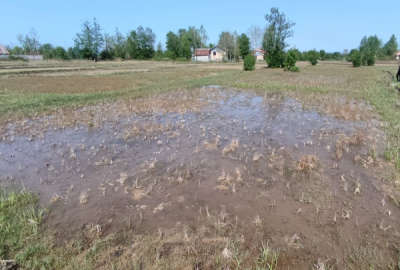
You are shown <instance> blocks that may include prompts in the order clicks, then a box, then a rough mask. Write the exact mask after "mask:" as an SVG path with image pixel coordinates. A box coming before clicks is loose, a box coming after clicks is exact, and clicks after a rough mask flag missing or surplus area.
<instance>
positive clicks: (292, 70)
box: [285, 66, 300, 72]
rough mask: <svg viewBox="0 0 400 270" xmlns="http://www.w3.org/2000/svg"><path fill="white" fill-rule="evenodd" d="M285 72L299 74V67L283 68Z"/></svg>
mask: <svg viewBox="0 0 400 270" xmlns="http://www.w3.org/2000/svg"><path fill="white" fill-rule="evenodd" d="M285 70H286V71H291V72H299V71H300V69H299V67H296V66H293V67H288V68H285Z"/></svg>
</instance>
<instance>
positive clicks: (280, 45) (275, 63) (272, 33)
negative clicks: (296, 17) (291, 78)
mask: <svg viewBox="0 0 400 270" xmlns="http://www.w3.org/2000/svg"><path fill="white" fill-rule="evenodd" d="M265 19H266V21H267V28H266V31H265V34H264V40H263V49H264V51H265V52H267V57H266V61H267V63H268V66H269V67H272V68H277V67H282V66H283V62H284V60H285V57H284V49H285V48H286V47H287V43H286V40H287V39H288V38H290V37H291V36H293V30H292V28H293V27H294V25H295V24H294V23H292V22H290V21H289V20H288V18H287V17H286V15H285V14H284V13H281V12H280V11H279V9H277V8H271V11H270V13H269V14H267V15H266V16H265Z"/></svg>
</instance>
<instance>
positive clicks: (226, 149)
mask: <svg viewBox="0 0 400 270" xmlns="http://www.w3.org/2000/svg"><path fill="white" fill-rule="evenodd" d="M238 148H239V140H238V139H233V140H232V141H231V143H230V144H228V145H227V146H225V147H224V149H222V154H223V155H224V156H226V155H227V154H229V153H234V152H236V150H237V149H238Z"/></svg>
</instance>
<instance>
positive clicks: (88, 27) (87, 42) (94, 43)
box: [75, 18, 104, 59]
mask: <svg viewBox="0 0 400 270" xmlns="http://www.w3.org/2000/svg"><path fill="white" fill-rule="evenodd" d="M103 44H104V38H103V34H102V33H101V27H100V24H99V23H98V22H97V20H96V18H93V22H92V23H90V22H89V21H85V22H84V23H83V24H82V29H81V32H80V33H77V34H76V38H75V47H76V48H78V49H79V51H80V54H81V57H82V58H87V59H90V58H97V57H98V56H99V54H100V50H101V49H102V47H103Z"/></svg>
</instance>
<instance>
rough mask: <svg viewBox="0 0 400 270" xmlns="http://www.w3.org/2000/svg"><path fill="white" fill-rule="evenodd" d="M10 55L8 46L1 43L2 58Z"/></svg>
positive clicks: (0, 56) (0, 57)
mask: <svg viewBox="0 0 400 270" xmlns="http://www.w3.org/2000/svg"><path fill="white" fill-rule="evenodd" d="M9 55H10V53H9V52H8V50H7V48H6V47H5V46H3V45H1V44H0V59H7V58H8V56H9Z"/></svg>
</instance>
